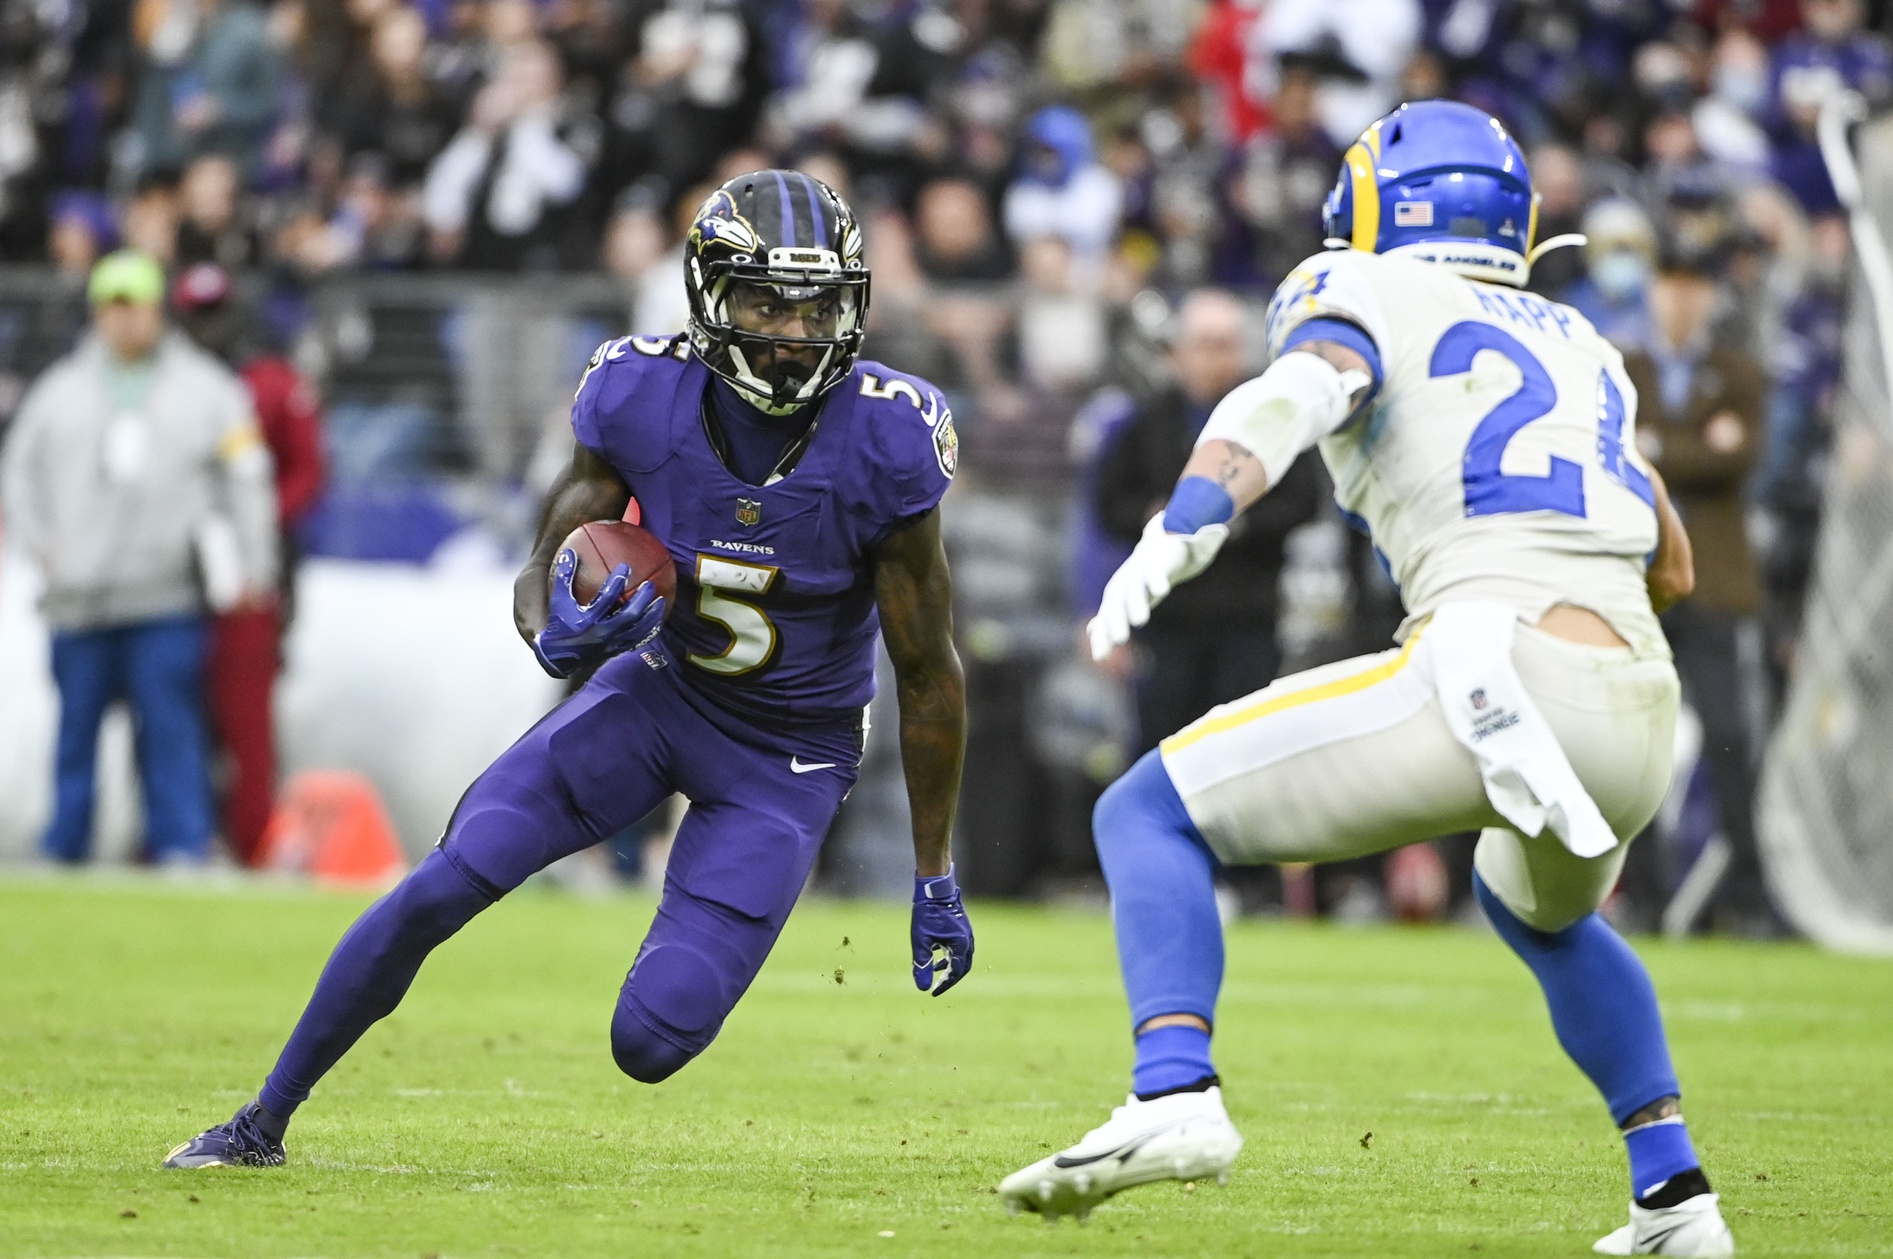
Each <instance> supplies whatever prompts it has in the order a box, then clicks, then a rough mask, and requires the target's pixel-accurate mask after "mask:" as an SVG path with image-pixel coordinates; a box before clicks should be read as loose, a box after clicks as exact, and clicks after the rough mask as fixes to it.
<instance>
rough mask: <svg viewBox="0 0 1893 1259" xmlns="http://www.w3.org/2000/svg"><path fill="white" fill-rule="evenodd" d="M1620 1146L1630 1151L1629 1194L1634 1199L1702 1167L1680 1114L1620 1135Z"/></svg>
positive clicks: (1647, 1195) (1651, 1192)
mask: <svg viewBox="0 0 1893 1259" xmlns="http://www.w3.org/2000/svg"><path fill="white" fill-rule="evenodd" d="M1624 1146H1625V1147H1626V1148H1627V1149H1628V1150H1629V1151H1630V1192H1631V1195H1632V1196H1634V1197H1638V1198H1647V1197H1649V1196H1650V1195H1651V1194H1653V1193H1655V1192H1656V1191H1657V1190H1658V1189H1661V1188H1662V1187H1663V1185H1664V1184H1665V1182H1667V1181H1668V1180H1669V1179H1670V1177H1672V1176H1680V1175H1682V1174H1683V1173H1684V1172H1686V1171H1689V1170H1691V1169H1692V1168H1696V1167H1700V1166H1702V1160H1701V1159H1699V1158H1697V1157H1696V1147H1695V1146H1693V1145H1691V1144H1690V1143H1689V1129H1688V1128H1687V1127H1685V1126H1684V1124H1683V1117H1682V1116H1681V1115H1672V1116H1671V1117H1670V1118H1668V1119H1658V1120H1656V1121H1655V1122H1654V1123H1646V1124H1643V1125H1641V1126H1639V1127H1636V1128H1632V1129H1631V1130H1630V1131H1628V1132H1626V1133H1624Z"/></svg>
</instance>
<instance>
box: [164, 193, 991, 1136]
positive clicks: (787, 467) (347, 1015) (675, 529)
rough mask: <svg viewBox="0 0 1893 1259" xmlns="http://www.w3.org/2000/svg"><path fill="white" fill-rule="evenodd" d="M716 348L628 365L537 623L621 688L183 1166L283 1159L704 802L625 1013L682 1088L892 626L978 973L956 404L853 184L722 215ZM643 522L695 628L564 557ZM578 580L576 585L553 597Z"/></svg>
mask: <svg viewBox="0 0 1893 1259" xmlns="http://www.w3.org/2000/svg"><path fill="white" fill-rule="evenodd" d="M685 284H686V286H687V288H688V290H689V294H688V295H689V300H690V315H691V317H690V322H689V328H688V331H687V332H686V333H685V334H684V335H682V336H677V337H661V338H647V337H626V338H623V339H621V340H617V341H612V342H609V343H607V344H606V345H604V346H602V347H601V348H600V349H599V351H598V353H597V355H596V356H594V358H593V359H592V364H591V368H590V369H589V370H588V371H587V373H586V375H585V379H584V381H583V382H582V383H581V384H580V385H579V389H578V396H577V399H576V401H575V402H574V405H573V408H572V429H573V433H574V436H575V437H576V438H577V445H576V448H575V450H574V452H573V456H572V463H571V466H570V468H569V469H568V470H567V471H566V473H565V474H564V476H563V477H562V478H561V480H560V481H559V483H558V484H557V485H556V486H555V487H554V489H553V491H552V493H551V495H550V497H549V498H548V501H547V503H546V507H545V511H544V515H543V519H542V520H541V522H540V528H539V541H538V546H537V548H536V549H535V551H534V554H533V557H532V562H531V563H530V564H529V565H528V566H527V568H526V569H525V571H524V572H522V573H521V574H520V577H519V581H518V583H517V585H516V588H515V597H514V617H515V620H516V621H517V623H518V626H519V630H520V633H521V634H522V636H524V637H525V638H526V639H527V640H528V641H530V642H531V643H532V645H533V650H534V652H535V654H536V655H537V656H538V658H539V660H540V662H541V663H542V664H543V665H544V666H545V667H546V669H547V670H548V671H549V672H552V673H554V674H555V675H558V676H565V675H568V674H570V673H572V672H574V671H576V670H578V669H580V668H583V667H590V666H596V667H597V672H596V673H595V674H594V675H593V676H592V678H591V680H590V681H589V682H588V683H586V685H585V686H584V687H583V688H582V689H580V690H579V691H578V693H577V694H575V695H574V696H573V697H572V698H571V699H569V700H567V701H566V702H565V703H564V704H562V705H560V706H559V707H558V708H557V709H555V710H554V711H553V712H552V713H551V714H550V715H548V716H547V717H546V718H545V719H544V720H542V721H540V722H539V724H538V725H536V726H534V727H533V728H532V729H531V730H530V731H528V732H527V733H526V734H525V735H524V736H523V737H522V738H521V739H520V740H519V741H518V742H517V743H515V744H514V745H513V746H512V747H511V748H510V749H509V750H508V751H507V752H506V753H505V754H504V755H502V756H501V757H500V758H499V759H498V760H497V761H495V762H494V763H493V765H492V767H491V768H489V769H488V770H487V771H486V773H484V774H482V775H481V776H480V777H479V779H477V780H476V781H475V782H474V784H473V786H472V787H471V788H469V789H468V791H467V793H466V795H465V797H464V798H463V799H462V800H461V802H460V804H459V806H458V807H457V808H456V809H455V811H454V815H453V818H452V819H451V821H449V823H448V825H447V829H446V833H445V834H444V835H443V836H442V838H441V840H440V843H439V844H438V845H437V846H436V847H435V849H434V850H433V851H432V852H431V853H429V854H428V856H427V858H426V859H425V860H423V861H422V862H421V864H420V865H419V866H417V867H416V868H415V869H414V871H413V872H412V873H411V874H409V875H408V877H407V878H406V879H405V880H404V881H403V882H402V883H401V884H400V885H399V886H398V887H396V888H395V889H394V891H392V892H390V893H389V894H388V895H387V896H386V897H384V898H383V899H382V900H380V901H378V902H376V904H375V905H373V906H372V907H371V908H370V909H369V910H368V911H367V912H366V913H365V914H363V915H362V917H361V918H360V919H359V920H357V921H356V923H355V924H354V925H353V926H352V927H350V928H349V930H348V932H347V933H346V934H345V935H344V936H343V937H342V940H341V942H340V943H339V944H338V945H337V946H336V948H335V952H334V954H333V955H332V956H331V957H330V959H329V962H328V965H327V966H326V967H325V968H324V970H323V972H322V976H321V978H320V979H319V980H318V981H317V983H316V988H315V993H314V995H313V996H312V997H311V998H310V1001H309V1005H308V1008H307V1009H306V1010H305V1011H304V1013H303V1015H302V1018H301V1020H300V1021H299V1022H298V1023H297V1025H296V1028H295V1031H294V1032H293V1033H291V1035H290V1038H289V1042H288V1044H287V1045H286V1046H285V1047H284V1049H283V1052H282V1055H281V1057H280V1058H278V1060H277V1063H276V1067H275V1069H274V1070H273V1071H271V1072H270V1074H269V1077H268V1079H267V1080H266V1081H265V1083H264V1085H263V1088H262V1090H261V1092H260V1093H259V1094H258V1096H257V1098H256V1100H255V1101H252V1102H249V1103H247V1104H246V1105H245V1106H244V1107H243V1108H242V1109H241V1110H239V1111H238V1112H237V1114H236V1116H235V1117H234V1118H233V1119H231V1120H230V1121H229V1122H228V1123H225V1124H221V1125H219V1126H217V1127H215V1128H212V1129H210V1130H209V1131H207V1132H205V1133H203V1134H201V1135H199V1136H197V1137H196V1138H194V1139H192V1140H190V1141H187V1142H185V1143H184V1144H183V1145H181V1146H179V1147H177V1148H176V1149H175V1150H173V1151H172V1152H171V1154H170V1155H169V1157H168V1158H167V1159H166V1161H165V1165H166V1166H167V1167H216V1166H229V1165H245V1166H274V1165H276V1164H280V1163H281V1162H282V1161H283V1157H284V1152H283V1132H284V1130H285V1128H286V1127H287V1126H288V1123H289V1119H290V1116H291V1115H293V1114H294V1113H295V1111H296V1108H297V1107H298V1106H300V1105H301V1104H302V1103H303V1102H304V1101H305V1100H306V1099H307V1098H308V1096H309V1092H310V1090H311V1089H312V1088H313V1087H314V1086H315V1084H316V1082H317V1081H318V1080H320V1079H321V1078H322V1076H323V1074H324V1073H325V1072H327V1071H328V1070H329V1068H330V1067H332V1066H334V1065H335V1063H336V1061H337V1060H338V1059H340V1058H341V1056H342V1055H343V1054H344V1053H346V1052H347V1051H348V1050H349V1048H350V1047H351V1046H353V1045H354V1044H355V1042H356V1041H357V1040H358V1039H359V1038H360V1037H361V1035H362V1034H363V1033H364V1032H366V1031H367V1030H368V1028H369V1026H370V1025H371V1024H373V1023H374V1022H375V1021H376V1020H377V1019H380V1018H382V1017H384V1016H386V1015H387V1014H388V1013H389V1012H391V1011H392V1010H393V1009H394V1008H395V1006H396V1004H397V1003H398V1002H399V1001H400V1000H401V997H402V996H403V994H405V993H406V991H407V989H408V986H409V984H411V983H412V982H413V979H414V976H415V973H416V972H417V971H418V970H419V969H420V965H421V962H422V961H423V960H424V959H425V958H426V957H427V954H428V953H429V951H431V950H432V949H433V948H434V947H435V946H436V945H438V944H440V943H441V942H442V941H444V940H446V939H447V938H448V937H449V936H451V935H452V934H453V933H454V932H455V931H458V930H459V929H460V928H461V927H462V926H464V925H465V924H466V923H467V921H468V920H469V919H471V918H472V917H473V916H474V915H475V914H477V913H479V912H480V911H481V910H483V909H485V908H486V907H487V906H489V905H491V904H492V903H493V902H495V901H497V900H498V899H499V898H500V897H502V896H504V895H505V894H506V893H507V892H509V891H511V890H512V889H513V888H515V887H518V886H519V885H520V884H521V883H522V882H524V881H525V880H526V878H527V877H528V876H530V875H531V874H533V873H534V872H535V871H537V870H541V869H543V868H544V867H546V866H547V865H549V864H551V863H552V862H554V861H556V860H558V859H559V858H561V857H564V856H566V855H567V854H569V853H574V852H577V851H579V850H580V849H583V848H587V847H590V846H591V845H593V844H596V843H598V842H599V841H600V840H602V839H604V838H606V837H608V836H610V835H612V834H614V833H616V832H618V831H619V830H622V829H623V828H624V827H626V826H628V825H630V824H631V823H632V822H635V821H636V820H637V819H638V818H640V817H642V816H643V815H644V814H645V813H647V812H649V811H650V810H651V809H652V808H653V807H655V806H656V805H657V804H658V803H659V802H660V801H662V800H664V799H665V798H667V797H668V796H669V795H670V794H671V793H673V792H681V793H683V794H684V795H685V796H686V797H688V799H689V801H690V808H689V811H688V812H687V813H686V814H685V816H684V820H683V823H682V825H681V826H680V827H679V828H678V832H677V838H676V842H675V845H674V847H673V848H672V851H671V857H670V865H669V868H668V869H667V871H666V874H665V880H664V893H663V899H662V901H661V903H660V904H659V906H658V911H657V917H656V920H655V921H654V922H653V923H652V925H651V930H650V934H649V935H648V936H647V937H646V938H645V940H644V944H643V947H642V948H641V949H640V950H639V951H638V955H637V958H636V960H635V962H634V963H633V965H632V967H631V970H630V974H629V975H628V976H627V977H626V979H625V982H624V987H623V990H622V991H621V992H620V994H619V996H618V1003H617V1008H616V1010H615V1012H614V1013H613V1016H612V1020H611V1051H612V1055H613V1057H614V1058H615V1059H616V1060H617V1063H618V1065H619V1066H620V1067H621V1068H622V1069H623V1070H624V1072H625V1073H626V1074H627V1075H630V1076H631V1077H632V1078H634V1079H637V1080H642V1081H645V1082H648V1083H655V1082H657V1081H659V1080H663V1079H665V1078H666V1077H668V1076H669V1075H671V1074H672V1073H673V1072H675V1071H676V1070H677V1069H678V1068H680V1067H682V1066H683V1065H684V1064H685V1063H687V1062H689V1061H690V1060H691V1059H692V1058H694V1057H695V1056H696V1055H698V1054H699V1053H702V1052H703V1050H704V1049H705V1048H706V1047H707V1046H708V1045H709V1044H710V1042H711V1041H712V1040H713V1039H715V1037H716V1034H717V1031H718V1030H719V1029H720V1028H721V1027H722V1025H723V1020H724V1018H725V1017H726V1016H727V1015H728V1014H729V1012H730V1010H731V1008H732V1007H734V1006H735V1004H736V1002H737V1000H738V999H739V998H740V997H741V996H742V995H743V992H744V990H745V989H747V988H748V987H749V984H750V981H751V980H752V979H754V978H755V976H756V972H757V970H758V969H759V968H760V967H761V966H762V963H763V959H764V958H766V957H767V956H768V954H769V950H770V948H771V946H772V945H773V944H774V943H775V939H776V936H777V934H778V933H779V932H780V931H781V929H782V925H783V923H784V921H785V920H786V919H787V918H788V915H789V911H790V909H791V908H792V907H793V906H794V904H795V901H796V897H797V895H798V894H799V893H800V892H801V890H802V886H803V884H804V882H805V881H806V880H807V878H808V873H809V869H810V867H811V866H812V865H813V864H814V861H815V855H816V851H817V849H818V848H819V847H820V845H821V842H822V838H823V836H824V835H825V834H826V833H827V831H828V826H829V823H830V822H831V821H832V820H833V818H834V816H835V812H836V810H837V809H838V808H839V807H840V806H841V802H842V798H843V797H844V796H846V795H847V793H848V789H849V788H850V787H851V786H852V785H853V783H854V780H855V771H856V766H857V765H858V764H859V761H860V758H861V750H862V739H863V737H864V734H865V726H864V709H865V706H866V705H867V703H868V700H869V698H870V697H871V695H872V693H873V689H874V651H875V639H876V635H877V632H878V633H879V635H880V637H881V638H882V639H883V640H884V641H885V642H886V644H887V650H888V654H889V655H890V656H891V657H892V659H893V663H894V669H895V675H896V678H897V680H898V688H899V701H900V741H901V756H902V762H903V765H904V768H905V773H906V779H907V790H908V796H909V799H910V801H911V807H912V819H913V840H914V860H915V868H916V877H915V881H914V911H913V928H912V945H913V962H914V979H915V983H916V984H917V985H918V986H919V987H920V988H921V989H922V990H923V991H926V990H929V989H930V990H931V991H932V992H933V993H934V994H935V995H938V994H940V993H942V992H945V991H946V990H947V989H948V988H950V987H952V986H953V985H954V984H955V983H957V982H959V980H960V979H961V978H963V977H964V976H965V975H966V973H967V972H968V970H969V969H970V967H971V965H972V960H973V933H972V928H971V926H970V925H969V924H968V922H967V918H966V913H965V910H964V909H963V908H962V907H961V904H960V897H959V891H958V888H957V886H956V885H955V883H954V879H953V871H952V866H951V864H950V861H949V850H948V846H949V837H950V835H951V831H952V823H953V810H954V804H955V800H956V798H957V796H958V793H959V783H960V765H961V759H962V754H963V749H964V745H965V735H966V709H965V697H964V696H965V687H964V682H963V679H962V676H961V672H960V663H959V658H958V656H957V654H956V653H955V651H954V647H953V637H952V616H951V582H950V579H949V576H948V572H947V563H946V555H945V551H944V549H943V547H942V544H941V532H940V512H939V509H938V508H939V502H940V498H941V496H942V495H943V494H944V493H945V492H946V489H947V486H948V484H949V483H950V482H951V480H952V477H953V471H954V466H955V462H956V458H957V452H958V448H957V438H956V437H955V434H954V431H953V419H952V415H951V413H950V412H949V411H948V409H947V407H946V404H945V403H944V401H942V399H941V397H940V393H939V391H938V390H936V389H935V388H934V387H933V386H931V385H929V384H928V383H927V382H925V381H923V380H919V379H917V378H915V377H912V376H907V375H904V374H902V373H900V372H896V371H893V370H891V369H889V368H887V367H884V366H882V365H881V364H879V363H874V362H859V361H857V360H858V357H859V353H860V348H861V337H862V331H863V326H864V323H865V319H866V315H867V309H868V268H867V266H866V264H865V263H864V262H863V260H862V241H861V232H860V228H859V227H858V225H857V224H856V222H855V218H854V215H853V214H852V213H851V212H850V210H849V209H848V207H847V205H846V204H845V203H844V202H843V201H842V200H841V198H840V197H838V196H837V195H836V194H835V193H834V192H833V190H831V189H829V188H828V187H827V186H825V185H824V184H822V183H820V182H818V181H816V180H814V179H810V178H809V177H808V176H806V175H802V174H799V173H797V172H795V171H783V170H767V171H758V172H756V173H754V174H749V175H742V176H739V177H737V178H736V179H732V180H731V181H729V182H728V183H727V184H725V185H724V186H723V187H722V188H720V189H718V190H717V191H716V192H715V193H714V194H713V195H712V196H711V197H710V199H709V200H708V201H707V202H705V204H704V206H703V208H702V209H701V210H700V211H699V212H698V214H697V218H696V223H695V226H694V227H693V229H692V230H691V233H690V238H689V242H688V262H687V267H686V275H685ZM634 499H635V502H636V504H637V507H638V512H639V514H640V515H641V521H642V524H643V525H644V527H645V528H647V529H649V530H651V531H652V532H653V533H654V534H656V536H657V537H659V538H660V539H662V540H663V541H664V542H665V544H666V545H667V547H668V548H669V550H670V554H671V557H672V559H673V560H675V561H676V564H677V570H678V583H677V592H676V596H675V602H676V606H675V607H674V608H672V609H670V616H669V618H668V620H665V619H664V617H663V612H664V609H663V607H662V601H661V600H659V599H658V598H657V597H656V596H655V594H654V592H653V591H652V590H651V588H650V583H648V582H646V583H644V584H643V585H642V586H640V587H639V588H638V589H637V590H635V591H634V592H632V597H631V598H630V599H629V600H628V601H624V602H622V603H621V602H620V600H619V597H618V596H620V595H621V594H622V593H623V592H624V589H625V586H626V584H627V572H626V570H625V569H624V568H623V567H622V566H621V567H620V568H619V570H618V571H617V572H615V573H614V574H613V576H612V579H611V580H610V581H609V582H607V583H606V585H605V588H604V589H603V590H601V591H600V592H599V594H598V596H597V597H596V598H595V599H594V600H593V601H592V602H591V603H590V604H589V605H580V604H579V603H578V601H577V599H576V598H575V597H574V595H573V593H572V590H571V576H572V571H573V568H574V559H573V556H572V553H571V552H570V551H561V550H560V542H561V540H562V539H564V538H565V537H566V535H567V534H568V533H569V532H570V531H571V530H572V529H574V528H576V527H577V526H578V525H580V524H582V523H584V522H586V521H590V520H598V519H616V518H618V517H620V516H621V515H623V514H624V513H625V512H626V511H627V508H628V506H629V505H630V504H631V503H632V501H633V500H634ZM549 567H550V571H551V574H552V576H551V579H550V580H548V568H549Z"/></svg>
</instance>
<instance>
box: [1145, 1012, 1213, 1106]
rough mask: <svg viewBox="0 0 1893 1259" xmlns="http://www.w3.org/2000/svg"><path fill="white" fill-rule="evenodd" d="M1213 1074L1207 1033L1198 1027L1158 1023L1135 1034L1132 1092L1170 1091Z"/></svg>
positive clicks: (1148, 1093) (1148, 1094)
mask: <svg viewBox="0 0 1893 1259" xmlns="http://www.w3.org/2000/svg"><path fill="white" fill-rule="evenodd" d="M1215 1074H1216V1068H1215V1067H1214V1066H1213V1065H1212V1064H1211V1063H1210V1060H1209V1033H1208V1032H1206V1031H1204V1030H1203V1029H1202V1028H1200V1027H1179V1026H1175V1025H1171V1026H1167V1027H1158V1028H1153V1029H1151V1030H1150V1031H1148V1032H1143V1033H1140V1034H1139V1035H1138V1037H1137V1065H1136V1067H1135V1068H1134V1069H1133V1070H1132V1072H1131V1092H1133V1093H1135V1094H1137V1096H1139V1097H1145V1098H1148V1097H1153V1096H1155V1095H1156V1094H1158V1093H1173V1092H1175V1091H1176V1090H1178V1089H1180V1088H1184V1087H1187V1086H1188V1085H1191V1084H1195V1083H1197V1082H1199V1081H1201V1080H1206V1079H1208V1078H1209V1077H1210V1076H1213V1075H1215Z"/></svg>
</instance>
